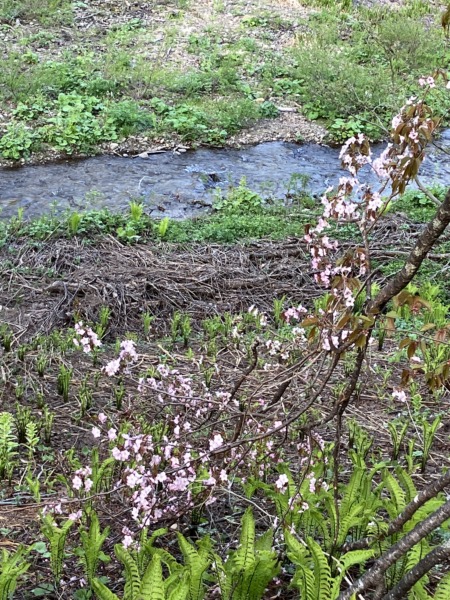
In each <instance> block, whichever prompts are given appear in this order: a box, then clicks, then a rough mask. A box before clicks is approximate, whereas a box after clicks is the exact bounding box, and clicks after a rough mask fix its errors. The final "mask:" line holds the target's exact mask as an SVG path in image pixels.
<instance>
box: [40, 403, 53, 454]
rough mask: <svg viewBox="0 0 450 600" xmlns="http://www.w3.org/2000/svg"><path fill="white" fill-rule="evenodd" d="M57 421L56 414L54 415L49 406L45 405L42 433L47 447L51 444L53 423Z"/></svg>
mask: <svg viewBox="0 0 450 600" xmlns="http://www.w3.org/2000/svg"><path fill="white" fill-rule="evenodd" d="M54 420H55V413H52V412H51V411H50V410H49V408H48V406H47V405H45V406H44V407H43V410H42V427H41V433H42V436H43V438H44V442H45V444H47V446H49V445H50V443H51V437H52V429H53V421H54Z"/></svg>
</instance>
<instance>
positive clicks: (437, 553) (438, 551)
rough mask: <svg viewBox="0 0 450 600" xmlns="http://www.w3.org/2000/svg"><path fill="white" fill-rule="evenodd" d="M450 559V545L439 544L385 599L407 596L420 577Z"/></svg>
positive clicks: (400, 598) (391, 599) (392, 599)
mask: <svg viewBox="0 0 450 600" xmlns="http://www.w3.org/2000/svg"><path fill="white" fill-rule="evenodd" d="M449 560H450V546H445V545H444V546H438V547H437V548H434V550H432V551H431V552H429V553H428V554H427V555H426V556H425V558H422V560H421V561H420V562H418V563H417V565H415V566H414V567H413V568H412V569H411V571H408V573H406V575H405V576H404V577H403V578H402V579H400V581H399V582H398V583H397V585H396V586H395V587H393V588H392V590H391V591H390V592H388V593H387V594H386V595H385V596H383V600H402V598H406V596H407V594H408V592H409V590H410V589H411V588H412V587H413V585H415V584H416V583H417V582H418V581H419V579H422V577H423V576H424V575H426V574H427V573H428V571H430V570H431V569H432V568H433V567H434V566H436V565H437V564H438V563H448V562H449Z"/></svg>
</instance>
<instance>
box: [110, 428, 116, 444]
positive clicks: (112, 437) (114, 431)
mask: <svg viewBox="0 0 450 600" xmlns="http://www.w3.org/2000/svg"><path fill="white" fill-rule="evenodd" d="M108 439H109V441H110V442H112V441H114V440H116V439H117V431H116V430H115V429H114V428H113V427H111V429H109V430H108Z"/></svg>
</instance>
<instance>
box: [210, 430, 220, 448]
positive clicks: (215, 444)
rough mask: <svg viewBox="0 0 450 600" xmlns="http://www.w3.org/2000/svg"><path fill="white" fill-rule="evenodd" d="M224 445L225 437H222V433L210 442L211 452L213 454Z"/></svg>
mask: <svg viewBox="0 0 450 600" xmlns="http://www.w3.org/2000/svg"><path fill="white" fill-rule="evenodd" d="M222 445H223V437H222V436H221V435H220V433H217V434H216V435H215V436H214V438H213V439H212V440H210V441H209V449H210V451H211V452H213V450H216V449H217V448H220V446H222Z"/></svg>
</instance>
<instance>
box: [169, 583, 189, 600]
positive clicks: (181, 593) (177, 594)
mask: <svg viewBox="0 0 450 600" xmlns="http://www.w3.org/2000/svg"><path fill="white" fill-rule="evenodd" d="M188 596H189V582H188V581H186V580H182V581H180V582H179V584H178V585H177V586H176V587H175V588H174V589H173V590H172V591H171V592H170V594H169V595H168V596H167V600H187V598H188Z"/></svg>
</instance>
